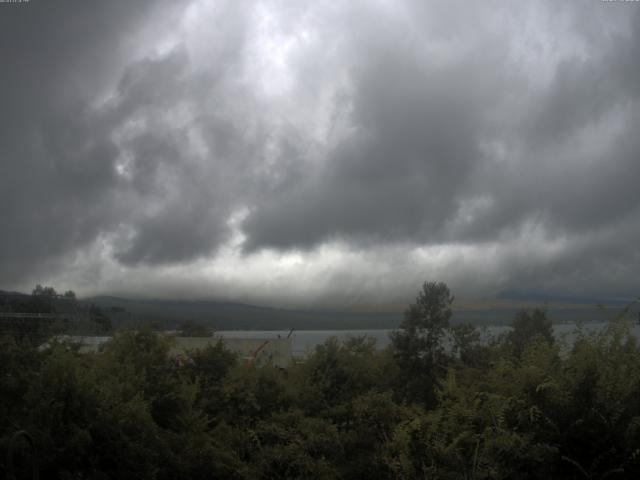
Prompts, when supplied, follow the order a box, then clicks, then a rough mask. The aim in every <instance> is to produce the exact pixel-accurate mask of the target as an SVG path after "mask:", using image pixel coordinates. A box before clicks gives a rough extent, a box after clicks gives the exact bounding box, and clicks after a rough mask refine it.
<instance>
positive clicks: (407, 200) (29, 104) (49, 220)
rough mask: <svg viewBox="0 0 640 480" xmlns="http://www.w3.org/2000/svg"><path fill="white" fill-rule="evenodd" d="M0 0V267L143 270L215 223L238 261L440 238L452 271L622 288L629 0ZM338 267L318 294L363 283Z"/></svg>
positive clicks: (381, 257)
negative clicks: (77, 264)
mask: <svg viewBox="0 0 640 480" xmlns="http://www.w3.org/2000/svg"><path fill="white" fill-rule="evenodd" d="M605 3H607V4H605ZM0 7H2V8H0V41H1V42H0V55H1V57H0V58H1V59H2V66H3V73H2V75H0V87H1V89H0V97H1V101H2V108H3V110H2V113H1V114H0V127H1V128H0V175H1V176H0V202H1V203H0V214H1V218H2V225H3V235H2V239H1V240H0V280H2V281H3V282H4V283H7V284H10V285H12V284H17V283H19V282H21V281H23V280H24V279H31V278H36V277H37V275H46V274H48V273H51V272H56V271H64V261H65V260H64V259H65V258H67V257H68V256H69V255H73V254H76V253H77V252H84V251H89V252H96V251H98V252H99V254H100V255H102V256H104V258H105V259H106V260H104V259H102V260H92V262H94V263H95V262H98V263H100V262H106V263H109V262H112V263H115V264H116V265H118V266H119V267H126V268H129V269H136V268H138V269H145V268H149V269H151V270H153V268H156V267H157V268H161V267H164V266H167V265H173V266H175V265H178V266H180V265H189V264H190V262H192V263H193V262H197V261H198V260H199V259H202V258H209V259H215V258H217V255H219V252H220V249H221V247H225V246H228V245H229V244H230V243H233V244H234V245H241V248H242V252H243V253H242V254H240V253H238V255H240V256H242V255H244V257H242V258H244V260H245V261H246V262H248V263H247V264H249V263H250V262H252V261H254V262H257V261H258V260H256V258H258V256H259V255H261V254H264V253H265V252H267V253H268V254H271V253H273V252H282V253H288V252H301V254H302V255H308V258H312V257H313V255H314V252H316V253H317V252H318V251H321V250H322V247H323V246H327V245H329V246H331V245H336V244H337V245H341V246H342V247H341V248H343V249H345V251H348V252H351V254H353V255H356V256H357V254H358V253H357V252H367V253H366V255H365V254H364V253H363V255H365V257H366V258H367V259H370V261H371V262H375V263H377V264H379V265H387V264H389V265H390V264H392V263H393V264H397V263H398V260H399V259H400V258H401V257H402V254H401V253H400V252H402V251H404V250H403V249H406V251H412V250H416V251H420V249H425V248H426V249H427V251H431V250H428V249H436V250H437V249H439V248H441V249H442V252H445V253H442V252H440V253H442V255H441V258H445V259H449V260H446V261H448V262H450V264H446V265H445V264H444V263H438V267H437V269H436V270H437V271H438V272H447V271H448V270H447V265H449V267H450V268H449V270H450V271H453V272H455V275H454V277H452V281H458V282H459V283H460V284H464V283H465V282H466V281H468V277H469V272H467V271H466V270H465V267H464V265H471V266H470V267H468V268H472V269H473V268H485V269H486V271H488V272H490V273H489V274H488V275H492V276H493V280H487V284H490V285H492V286H498V287H501V286H508V285H504V284H505V282H507V283H509V284H521V285H524V286H526V287H531V288H539V287H540V286H541V285H543V286H544V285H554V288H556V287H557V288H570V287H567V285H565V286H564V287H563V282H564V281H566V282H568V283H571V285H573V286H574V287H575V288H596V289H597V288H599V286H600V285H602V283H603V282H605V281H606V282H608V283H609V284H610V285H614V284H615V288H616V289H618V290H620V289H624V284H625V282H626V284H627V285H628V290H629V291H631V290H633V288H636V287H638V286H639V285H638V281H637V280H635V279H634V277H633V275H632V270H633V268H632V267H633V266H636V267H637V266H638V262H639V261H640V260H639V259H638V256H637V253H636V247H635V245H636V243H637V240H638V233H639V232H638V231H637V229H635V228H632V227H631V226H632V225H636V224H640V195H639V194H638V188H637V185H636V184H637V180H636V179H637V178H640V161H639V160H638V159H639V158H640V140H639V139H638V135H637V133H636V132H637V126H638V124H639V121H640V107H639V105H640V103H639V100H640V99H639V96H640V87H639V85H640V64H639V63H638V62H637V61H636V60H635V59H637V58H640V13H639V12H640V9H638V8H632V7H631V6H630V5H619V6H614V5H612V4H611V2H603V3H599V4H594V5H591V4H585V3H580V2H563V3H562V5H561V6H558V5H557V2H542V3H537V4H535V5H533V4H532V5H528V6H526V7H523V6H521V7H518V6H515V5H512V4H510V3H508V2H499V1H495V2H483V3H482V4H473V5H469V4H468V3H467V2H460V3H458V2H437V1H434V2H423V1H420V2H418V1H415V2H413V1H405V2H388V4H385V3H384V2H378V3H373V2H368V1H362V2H359V1H354V2H348V3H345V4H339V5H335V4H332V3H331V2H328V3H325V2H308V3H305V2H299V3H298V2H294V3H288V2H282V1H278V0H272V1H264V2H259V3H255V4H254V3H245V2H238V1H227V2H214V1H207V0H200V1H195V0H194V1H190V2H182V3H169V2H125V1H121V2H117V1H114V2H97V1H95V2H93V1H84V2H81V1H71V0H68V1H59V2H46V3H44V2H38V1H35V0H33V1H32V2H29V3H28V4H24V5H22V4H21V5H15V6H10V5H0ZM187 7H189V8H188V9H187ZM623 8H624V9H626V10H622V9H623ZM169 27H170V28H169ZM528 237H531V238H532V239H534V240H532V241H528ZM234 242H235V243H234ZM96 244H100V245H102V247H100V248H99V249H98V250H95V249H94V250H91V248H94V247H95V245H96ZM92 246H93V247H92ZM483 247H486V248H488V249H489V248H490V249H493V250H492V252H494V253H492V255H493V257H491V258H492V262H493V264H494V267H491V268H489V267H486V266H482V265H483V264H482V261H481V260H482V253H481V251H482V248H483ZM223 249H224V248H223ZM398 249H400V250H398ZM456 249H458V250H459V252H462V253H459V255H457V254H454V253H455V252H454V251H456ZM436 250H434V251H436ZM269 252H271V253H269ZM353 252H356V253H353ZM390 252H393V253H390ZM447 252H448V253H447ZM451 252H454V253H451ZM227 254H228V252H227ZM438 255H439V254H438ZM465 255H467V257H465ZM418 256H419V255H418ZM436 256H437V255H436ZM100 258H103V257H100ZM439 258H440V257H439ZM586 259H588V260H586ZM423 260H424V259H423ZM323 261H324V260H323ZM434 261H435V260H434ZM444 261H445V260H442V262H444ZM425 262H426V263H425V264H424V265H433V262H432V263H431V264H430V263H429V261H425ZM411 263H412V261H407V264H406V265H404V264H403V265H404V266H403V267H402V269H403V272H398V273H397V274H394V273H392V271H393V269H387V268H386V267H384V268H383V267H381V271H384V272H387V274H389V275H397V276H398V281H400V277H401V276H402V275H404V274H405V273H404V272H406V271H407V270H409V269H410V268H412V267H411V266H410V264H411ZM414 263H415V262H414ZM445 263H446V262H445ZM92 264H93V263H92ZM356 264H357V265H356V267H355V270H354V271H351V272H345V271H343V270H340V269H339V268H338V269H337V270H336V271H335V274H334V275H333V276H334V277H335V279H334V281H329V282H328V286H327V287H326V292H324V293H325V294H327V295H329V296H331V295H337V293H336V292H338V291H339V290H340V289H341V288H343V287H341V286H346V285H350V287H349V291H351V289H353V291H354V292H355V293H354V295H357V294H358V292H357V291H356V290H358V288H359V287H358V285H363V283H362V281H361V280H362V278H364V277H363V276H367V275H370V274H371V272H372V271H375V269H374V270H371V269H368V267H367V266H366V262H361V263H358V262H356ZM416 265H417V264H416ZM629 265H631V267H629ZM263 268H266V267H263ZM415 268H416V269H418V270H419V269H420V268H422V267H420V266H416V267H415ZM434 268H435V267H434ZM145 271H146V270H145ZM265 271H266V270H265ZM416 271H417V270H416ZM389 272H391V273H389ZM603 272H605V273H603ZM610 272H618V275H619V277H618V278H617V279H616V274H615V273H610ZM263 273H264V272H263ZM414 273H415V275H416V278H417V275H418V273H416V272H414ZM264 275H266V277H268V274H267V273H264ZM411 275H414V274H413V273H412V274H411ZM411 275H410V276H411ZM420 276H423V273H422V272H420ZM266 277H265V278H266ZM411 278H412V280H411V282H413V281H414V279H413V277H411ZM456 279H457V280H456ZM99 282H100V280H98V283H99ZM168 282H169V283H170V281H169V280H168ZM367 285H368V284H367ZM0 287H1V285H0ZM97 288H98V290H99V287H97ZM238 288H242V287H238ZM283 288H284V287H283ZM363 288H365V289H366V288H371V289H373V288H374V287H373V286H370V287H363ZM385 288H390V287H389V285H388V284H385ZM403 288H404V285H403ZM332 289H333V290H332ZM327 292H328V293H327Z"/></svg>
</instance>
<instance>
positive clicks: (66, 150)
mask: <svg viewBox="0 0 640 480" xmlns="http://www.w3.org/2000/svg"><path fill="white" fill-rule="evenodd" d="M155 5H158V4H157V3H155V4H154V2H144V1H141V2H134V3H131V2H85V1H60V2H43V1H33V2H30V3H28V4H3V5H1V7H2V8H0V59H1V62H2V74H0V104H1V105H2V107H1V108H2V113H1V115H0V205H1V207H0V217H1V218H2V224H3V228H2V240H1V241H0V278H1V279H3V280H4V281H5V282H13V281H15V279H19V278H21V277H24V276H26V275H27V274H28V273H30V272H31V271H32V270H33V269H36V268H39V269H41V270H46V268H44V269H43V264H46V263H47V262H49V261H51V260H52V259H55V258H56V257H58V256H60V255H63V254H65V253H67V252H68V251H70V250H73V249H74V248H75V247H77V246H78V245H83V244H85V243H86V242H89V241H91V240H93V239H94V238H95V236H96V235H97V234H98V233H99V232H100V231H101V230H102V229H103V228H108V227H109V226H110V225H112V224H113V222H116V221H117V217H118V209H117V208H115V207H114V206H113V205H112V204H113V203H114V202H113V198H112V196H113V187H114V184H115V180H116V179H115V177H114V175H113V169H112V168H111V166H112V161H113V158H114V155H115V149H114V146H113V145H112V144H111V143H110V142H109V141H108V140H107V139H100V140H99V141H95V142H94V140H95V136H94V132H93V131H92V127H93V126H92V125H91V119H90V118H87V113H86V104H87V102H88V101H90V100H92V99H93V98H92V95H95V94H97V93H99V92H100V89H101V87H104V82H103V81H104V79H105V78H108V77H109V75H110V70H111V69H112V68H115V67H116V66H117V64H118V55H119V54H120V53H121V52H119V50H121V49H122V48H125V47H128V45H127V44H126V42H124V40H123V39H125V38H130V36H131V32H132V30H133V29H135V28H137V23H138V22H139V21H140V19H141V18H144V17H145V16H151V15H152V11H151V7H152V6H155ZM97 59H99V61H96V60H97ZM116 203H117V202H116Z"/></svg>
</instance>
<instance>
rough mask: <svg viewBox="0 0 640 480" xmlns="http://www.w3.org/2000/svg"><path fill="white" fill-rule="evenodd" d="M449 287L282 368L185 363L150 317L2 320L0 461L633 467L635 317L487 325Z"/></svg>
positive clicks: (513, 474)
mask: <svg viewBox="0 0 640 480" xmlns="http://www.w3.org/2000/svg"><path fill="white" fill-rule="evenodd" d="M451 300H452V297H451V295H450V293H449V290H448V288H447V287H446V285H444V284H441V283H427V284H425V285H424V286H423V288H422V290H421V291H420V293H419V295H418V297H417V299H416V302H415V304H413V305H412V306H411V307H410V308H409V309H408V310H407V312H406V314H405V319H404V321H403V322H402V324H401V325H400V327H401V328H400V329H398V330H397V331H396V332H394V334H393V336H392V340H393V341H392V345H391V346H390V347H389V348H387V349H385V350H376V348H375V345H374V343H373V341H372V340H371V339H369V338H366V337H363V338H349V339H347V340H346V341H344V342H338V341H337V340H335V339H331V340H329V341H327V342H326V343H324V344H323V345H320V346H318V347H317V348H316V349H315V351H314V352H313V353H312V354H311V355H310V356H309V357H308V358H307V359H306V360H305V361H304V362H301V363H299V364H296V365H294V366H292V367H291V368H289V369H286V370H282V369H277V368H275V367H270V366H263V367H258V366H256V365H255V364H253V363H249V362H245V361H241V360H239V359H237V358H236V357H234V355H232V354H231V353H230V352H229V351H227V350H226V349H225V348H224V345H223V344H222V343H220V342H219V343H218V344H216V345H214V346H212V347H209V348H208V349H206V350H203V351H198V352H194V353H193V355H192V357H191V361H189V362H187V363H184V364H178V363H176V361H175V360H174V359H172V358H171V356H170V355H169V348H170V342H171V340H170V339H169V338H167V337H164V336H162V335H161V334H158V333H156V332H153V331H152V330H150V329H142V330H129V331H123V332H120V333H119V334H118V335H116V336H115V338H114V339H113V340H112V341H110V342H109V343H107V344H106V346H105V348H104V350H103V351H102V352H101V353H99V354H80V353H78V352H77V351H76V349H74V348H73V346H72V345H69V344H64V343H60V344H54V345H52V346H51V348H48V349H45V350H39V349H37V348H35V346H34V345H30V344H29V343H28V342H27V341H25V340H16V339H15V338H13V337H11V336H5V337H3V338H2V340H1V342H2V345H1V349H0V396H1V397H0V450H1V451H0V454H1V457H0V458H1V459H2V460H1V461H3V462H4V459H6V462H5V463H3V466H2V470H3V471H0V474H2V475H6V474H7V473H13V474H15V475H17V476H19V475H20V474H21V472H22V471H23V470H24V469H25V468H26V467H30V466H31V465H32V464H33V462H32V460H33V458H37V469H38V470H39V471H40V477H41V478H65V479H76V478H78V479H79V478H96V479H98V478H102V479H104V478H112V479H121V478H122V479H126V478H135V479H146V478H157V479H180V478H185V479H186V478H189V479H205V478H221V479H227V478H229V479H245V478H246V479H256V478H265V479H314V478H323V479H334V478H347V479H387V478H397V479H416V478H438V479H459V478H468V479H500V478H545V479H548V478H576V479H578V478H605V477H607V476H611V477H612V478H640V347H639V346H638V344H637V342H636V339H635V337H633V336H632V335H631V334H630V324H629V322H627V321H625V320H624V319H619V320H616V321H614V322H611V323H610V324H609V326H608V327H607V328H605V329H604V330H602V331H599V332H597V333H593V334H587V333H585V332H583V331H581V330H580V329H579V328H578V331H577V339H576V340H575V341H573V342H571V344H565V343H564V342H563V341H561V340H560V341H558V340H555V339H554V337H553V335H552V334H551V323H550V321H549V320H548V319H547V316H546V315H545V313H544V312H542V311H534V312H522V313H521V314H519V315H518V317H517V318H516V319H515V320H514V323H513V327H514V328H513V329H512V330H511V331H510V332H509V333H508V334H506V335H504V336H502V337H499V338H495V339H493V340H490V341H481V338H480V334H479V333H478V332H477V331H476V330H475V329H474V328H472V327H470V326H456V327H451V326H450V325H449V320H450V316H451V310H450V306H451ZM18 432H22V433H18ZM9 463H10V464H11V465H9ZM7 469H11V471H10V472H7Z"/></svg>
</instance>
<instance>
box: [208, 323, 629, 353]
mask: <svg viewBox="0 0 640 480" xmlns="http://www.w3.org/2000/svg"><path fill="white" fill-rule="evenodd" d="M606 325H607V324H606V323H589V324H584V325H583V330H584V331H585V332H595V331H598V330H602V329H603V328H604V327H605V326H606ZM576 328H577V327H576V325H574V324H557V325H554V326H553V332H554V334H555V336H556V337H557V338H566V340H567V341H568V342H572V341H573V340H574V339H575V331H576ZM509 329H510V327H508V326H490V327H481V328H480V331H481V333H482V335H483V338H485V339H488V338H491V337H494V336H498V335H500V334H501V333H504V332H507V331H508V330H509ZM390 332H391V330H294V331H293V333H292V334H291V338H292V340H293V344H292V350H293V355H294V356H297V357H303V356H305V355H306V354H307V353H309V352H311V351H312V350H313V349H314V348H315V347H316V346H317V345H321V344H322V343H324V342H325V341H326V340H327V339H329V338H331V337H337V338H338V339H345V338H347V337H349V336H351V337H361V336H363V335H366V336H368V337H373V338H375V339H376V346H377V347H378V348H384V347H386V346H387V345H389V343H391V340H390V339H389V333H390ZM216 333H217V334H218V335H220V336H222V337H230V338H278V336H280V337H286V336H287V335H288V334H289V331H288V330H226V331H218V332H216ZM633 334H634V335H635V336H636V337H639V338H640V325H637V324H636V325H634V327H633Z"/></svg>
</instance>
